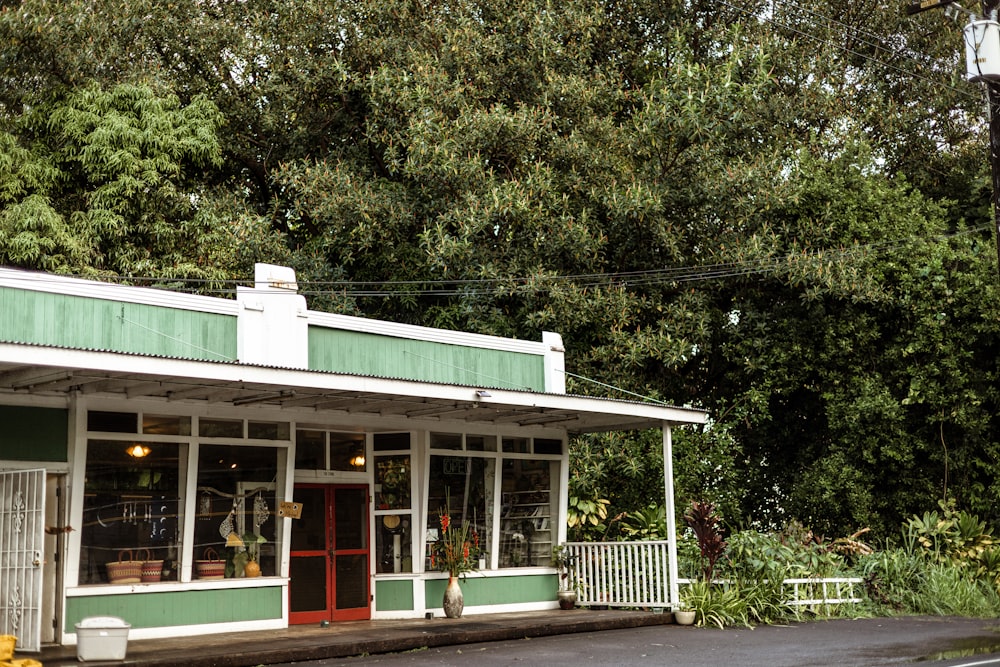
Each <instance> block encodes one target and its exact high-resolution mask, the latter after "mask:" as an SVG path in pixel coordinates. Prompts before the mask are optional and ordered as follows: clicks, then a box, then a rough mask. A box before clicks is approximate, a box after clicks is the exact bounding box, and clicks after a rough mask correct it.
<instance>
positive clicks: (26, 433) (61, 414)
mask: <svg viewBox="0 0 1000 667" xmlns="http://www.w3.org/2000/svg"><path fill="white" fill-rule="evenodd" d="M68 433H69V412H68V411H67V410H63V409H61V408H32V407H19V406H15V405H0V461H3V460H7V461H53V462H55V461H59V462H63V463H65V462H66V461H68V460H69V457H68V454H67V447H68V444H67V443H68V437H69V436H68Z"/></svg>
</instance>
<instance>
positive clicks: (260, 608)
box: [65, 586, 282, 632]
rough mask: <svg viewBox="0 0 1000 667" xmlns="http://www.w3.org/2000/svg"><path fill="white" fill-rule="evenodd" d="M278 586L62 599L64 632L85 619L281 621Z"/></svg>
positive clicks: (159, 624)
mask: <svg viewBox="0 0 1000 667" xmlns="http://www.w3.org/2000/svg"><path fill="white" fill-rule="evenodd" d="M281 591H282V588H281V586H269V587H264V588H232V589H212V590H204V591H198V590H193V591H160V592H150V593H128V594H123V595H94V596H90V597H71V598H66V626H65V628H66V632H76V627H75V626H76V624H77V623H79V622H80V621H81V620H82V619H84V618H87V617H88V616H117V617H118V618H122V619H124V620H125V621H126V622H128V623H131V624H132V627H133V628H164V627H172V626H176V625H203V624H211V623H234V622H238V621H261V620H269V619H279V618H281Z"/></svg>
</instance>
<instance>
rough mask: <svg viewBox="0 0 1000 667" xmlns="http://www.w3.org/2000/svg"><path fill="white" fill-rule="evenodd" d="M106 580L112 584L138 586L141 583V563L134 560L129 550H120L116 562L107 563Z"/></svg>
mask: <svg viewBox="0 0 1000 667" xmlns="http://www.w3.org/2000/svg"><path fill="white" fill-rule="evenodd" d="M125 554H128V558H127V559H126V558H125ZM108 580H109V581H111V583H113V584H138V583H139V582H140V581H142V561H141V560H136V559H135V556H134V555H133V553H132V551H131V550H130V549H122V550H121V551H119V552H118V560H117V561H115V562H112V563H108Z"/></svg>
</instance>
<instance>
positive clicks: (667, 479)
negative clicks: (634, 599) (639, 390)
mask: <svg viewBox="0 0 1000 667" xmlns="http://www.w3.org/2000/svg"><path fill="white" fill-rule="evenodd" d="M663 491H664V499H665V501H666V502H665V505H666V514H667V577H668V581H669V582H670V606H671V608H672V609H677V608H678V607H679V606H680V601H681V599H680V586H679V585H678V583H677V577H678V574H677V520H676V518H675V516H674V452H673V440H672V439H671V433H670V423H669V422H663Z"/></svg>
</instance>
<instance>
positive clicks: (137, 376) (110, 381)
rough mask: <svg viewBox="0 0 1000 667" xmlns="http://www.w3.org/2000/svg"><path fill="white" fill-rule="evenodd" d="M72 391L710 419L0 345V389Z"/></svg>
mask: <svg viewBox="0 0 1000 667" xmlns="http://www.w3.org/2000/svg"><path fill="white" fill-rule="evenodd" d="M72 392H80V393H82V394H86V395H95V396H105V397H116V398H122V399H135V398H144V397H147V398H159V399H165V400H166V401H168V402H169V401H178V402H180V401H184V402H186V403H191V402H196V403H202V404H220V405H235V406H240V405H260V406H267V407H271V408H274V407H280V408H281V409H287V410H289V411H291V410H295V411H296V413H297V414H296V416H295V418H296V419H298V420H300V421H301V420H304V419H307V418H306V417H303V414H305V415H308V413H309V412H310V411H314V412H316V413H330V414H342V415H353V416H358V417H362V416H364V417H382V418H386V417H397V418H410V419H418V420H423V421H436V420H449V421H451V420H455V421H465V422H469V423H470V424H471V423H477V424H517V425H523V426H548V427H555V428H561V429H566V430H567V431H569V432H570V433H588V432H601V431H619V430H629V429H636V428H658V427H660V426H661V425H662V424H663V422H669V423H673V424H684V423H693V424H700V423H704V422H705V421H706V413H705V412H703V411H701V410H693V409H688V408H677V407H670V406H666V405H658V404H652V403H638V402H633V401H619V400H612V399H602V398H592V397H587V396H573V395H565V394H541V393H534V392H524V391H511V390H501V389H494V388H489V387H483V388H477V387H467V386H455V385H444V384H436V383H429V382H415V381H408V380H397V379H391V378H380V377H370V376H358V375H345V374H338V373H325V372H316V371H304V370H295V369H283V368H268V367H261V366H248V365H243V364H234V363H218V362H205V361H192V360H184V359H167V358H162V357H148V356H141V355H128V354H120V353H114V352H100V351H91V350H69V349H55V348H50V347H43V346H33V345H23V344H17V343H0V396H2V395H4V394H8V395H9V394H21V395H24V394H32V395H44V396H53V395H66V394H69V393H72ZM289 418H292V415H291V414H290V415H289Z"/></svg>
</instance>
